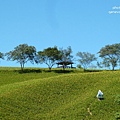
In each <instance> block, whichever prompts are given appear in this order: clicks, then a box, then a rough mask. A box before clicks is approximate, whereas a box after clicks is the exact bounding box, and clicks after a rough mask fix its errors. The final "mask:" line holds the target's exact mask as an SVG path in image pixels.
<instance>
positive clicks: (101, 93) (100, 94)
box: [96, 90, 103, 100]
mask: <svg viewBox="0 0 120 120" xmlns="http://www.w3.org/2000/svg"><path fill="white" fill-rule="evenodd" d="M96 97H97V98H98V99H99V100H103V92H102V91H101V90H99V91H98V94H97V96H96Z"/></svg>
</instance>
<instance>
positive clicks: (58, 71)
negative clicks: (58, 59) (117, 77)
mask: <svg viewBox="0 0 120 120" xmlns="http://www.w3.org/2000/svg"><path fill="white" fill-rule="evenodd" d="M52 71H53V72H55V73H73V72H74V71H73V70H52Z"/></svg>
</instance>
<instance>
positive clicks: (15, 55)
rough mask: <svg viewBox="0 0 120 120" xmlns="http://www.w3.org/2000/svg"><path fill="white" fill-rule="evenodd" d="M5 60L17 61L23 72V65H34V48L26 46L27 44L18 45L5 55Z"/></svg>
mask: <svg viewBox="0 0 120 120" xmlns="http://www.w3.org/2000/svg"><path fill="white" fill-rule="evenodd" d="M6 56H7V60H12V61H17V62H18V63H20V66H21V70H22V71H23V69H24V65H25V63H27V62H28V61H30V62H31V63H34V61H35V57H36V48H35V47H34V46H28V45H27V44H20V45H18V46H17V47H15V48H14V50H12V51H10V52H7V53H6Z"/></svg>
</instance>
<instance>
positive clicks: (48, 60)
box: [38, 46, 60, 71]
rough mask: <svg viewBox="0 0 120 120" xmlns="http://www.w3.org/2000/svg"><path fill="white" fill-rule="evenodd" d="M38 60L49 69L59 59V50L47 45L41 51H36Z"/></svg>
mask: <svg viewBox="0 0 120 120" xmlns="http://www.w3.org/2000/svg"><path fill="white" fill-rule="evenodd" d="M38 59H39V60H38V62H39V63H45V64H46V65H47V66H48V68H49V70H50V71H51V69H52V67H53V66H54V65H55V64H56V61H57V60H59V59H60V51H59V50H58V48H57V47H56V46H55V47H48V48H46V49H44V50H43V51H38Z"/></svg>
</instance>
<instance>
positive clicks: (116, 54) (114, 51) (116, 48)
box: [98, 43, 120, 70]
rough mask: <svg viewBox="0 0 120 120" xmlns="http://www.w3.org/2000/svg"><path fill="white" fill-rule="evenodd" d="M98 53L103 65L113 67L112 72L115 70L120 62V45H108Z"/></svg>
mask: <svg viewBox="0 0 120 120" xmlns="http://www.w3.org/2000/svg"><path fill="white" fill-rule="evenodd" d="M98 53H99V57H101V58H102V59H103V64H105V65H107V66H112V70H114V68H115V67H117V65H118V63H119V62H120V43H118V44H112V45H106V46H105V47H103V48H101V49H100V51H99V52H98Z"/></svg>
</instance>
